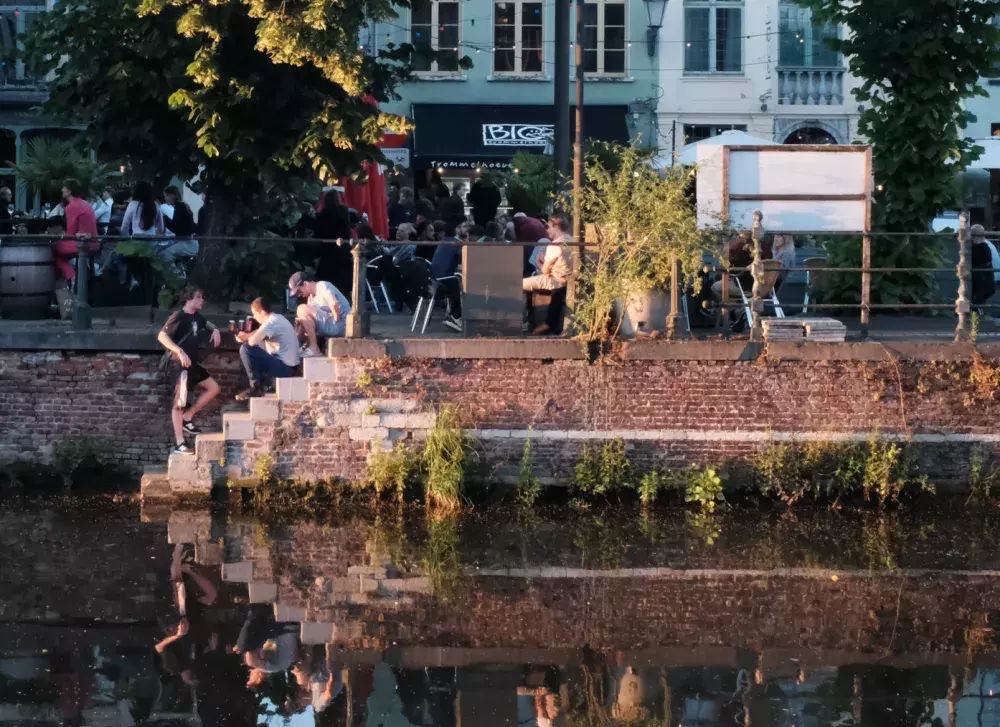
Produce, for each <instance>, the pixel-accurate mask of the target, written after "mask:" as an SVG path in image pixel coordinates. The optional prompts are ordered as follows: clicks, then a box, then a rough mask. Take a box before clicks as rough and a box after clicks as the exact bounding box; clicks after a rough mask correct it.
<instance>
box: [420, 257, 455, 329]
mask: <svg viewBox="0 0 1000 727" xmlns="http://www.w3.org/2000/svg"><path fill="white" fill-rule="evenodd" d="M429 267H430V263H428V268H429ZM448 281H455V282H456V283H457V284H458V287H459V295H461V288H462V274H461V273H455V274H454V275H447V276H445V277H443V278H435V279H432V280H430V281H429V283H428V285H427V288H426V289H425V290H424V291H423V292H422V293H421V294H420V297H419V298H417V308H416V310H414V311H413V322H412V323H411V324H410V330H411V331H413V330H414V329H415V328H416V327H417V321H418V320H419V319H420V309H421V308H423V305H424V303H425V302H426V303H427V309H426V311H425V312H424V324H423V326H421V328H420V335H421V336H422V335H424V333H426V332H427V324H428V323H429V322H430V320H431V312H432V311H433V310H434V302H435V299H436V298H437V292H438V289H439V288H440V287H441V283H444V282H448ZM445 313H446V314H448V315H451V300H450V299H446V300H445Z"/></svg>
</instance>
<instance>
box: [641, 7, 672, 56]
mask: <svg viewBox="0 0 1000 727" xmlns="http://www.w3.org/2000/svg"><path fill="white" fill-rule="evenodd" d="M643 4H644V5H645V6H646V17H647V18H648V20H649V27H648V28H646V53H648V54H649V57H650V58H653V57H655V56H656V41H657V39H658V38H659V35H660V28H662V27H663V16H664V15H665V14H666V12H667V0H643ZM657 11H659V17H658V18H657V19H656V20H653V18H654V17H655V16H656V15H657Z"/></svg>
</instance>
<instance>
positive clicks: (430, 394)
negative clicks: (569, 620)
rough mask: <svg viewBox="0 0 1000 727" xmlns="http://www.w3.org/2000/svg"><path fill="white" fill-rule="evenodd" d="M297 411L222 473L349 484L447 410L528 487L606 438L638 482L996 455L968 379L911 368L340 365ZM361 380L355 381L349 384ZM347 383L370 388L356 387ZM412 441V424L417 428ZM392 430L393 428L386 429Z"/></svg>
mask: <svg viewBox="0 0 1000 727" xmlns="http://www.w3.org/2000/svg"><path fill="white" fill-rule="evenodd" d="M331 366H333V367H334V368H335V375H332V376H331V378H332V379H333V380H332V381H315V380H314V381H313V382H312V383H311V384H310V390H309V392H310V393H309V400H308V401H305V402H286V403H284V404H283V407H282V416H281V420H280V421H278V422H275V423H272V422H258V423H257V429H256V436H255V439H253V440H251V441H249V442H229V448H228V450H227V461H229V462H230V463H234V462H236V463H240V466H241V467H242V468H243V471H244V472H245V473H248V472H252V469H253V461H254V460H255V459H256V458H257V457H258V456H259V455H261V454H270V455H272V456H274V457H275V460H276V461H277V462H278V465H279V467H280V469H281V471H282V472H283V473H284V474H286V475H289V476H294V477H299V478H305V479H310V478H317V477H330V476H341V477H346V478H349V479H350V478H356V477H358V476H359V474H360V473H361V472H363V470H364V464H365V461H366V457H367V453H368V451H369V442H370V441H372V440H373V439H376V438H381V439H395V438H399V437H403V438H409V439H419V438H420V436H422V433H423V430H422V429H421V428H420V427H416V428H415V427H412V426H407V425H406V422H407V421H408V420H407V419H406V418H405V417H402V418H401V417H400V416H399V414H398V412H399V411H400V409H401V407H404V406H405V407H407V408H408V409H409V410H412V409H415V411H412V412H411V414H413V415H416V414H419V413H420V412H435V411H438V410H440V408H441V407H442V406H444V405H454V406H456V407H457V408H458V409H459V410H460V411H462V412H464V413H465V415H466V416H467V420H468V423H469V427H470V428H474V429H476V430H478V431H477V436H478V437H479V438H480V440H481V455H482V456H481V457H480V460H479V461H480V463H481V465H482V473H483V474H485V475H491V474H492V475H498V474H499V475H500V476H504V477H510V476H512V475H516V471H517V464H518V462H519V460H520V456H521V452H522V449H523V443H524V437H525V436H526V435H527V430H528V429H529V428H530V429H532V430H533V436H535V437H537V438H538V441H537V442H536V443H535V446H534V457H535V465H536V468H537V472H536V475H539V476H541V477H543V478H549V479H552V480H558V479H560V478H565V477H566V476H567V475H568V474H569V473H571V472H572V465H573V463H574V462H575V460H576V459H577V458H578V456H579V453H580V450H581V449H582V447H583V446H584V443H585V442H586V441H587V439H588V438H591V437H592V438H594V439H601V438H610V437H617V436H621V437H622V438H623V439H625V440H626V441H627V442H628V444H629V448H630V450H631V451H630V455H631V457H632V459H633V461H634V462H635V463H636V464H637V465H638V466H639V467H647V466H651V465H652V464H653V463H655V462H663V461H668V462H671V463H675V464H680V463H684V462H690V461H699V462H718V461H720V460H726V459H729V458H734V457H736V458H738V457H741V456H745V455H746V454H747V453H748V452H750V451H753V450H754V449H755V448H760V447H763V446H766V444H767V442H768V441H769V439H770V438H771V437H776V438H779V439H780V438H782V437H784V438H794V437H796V436H806V437H813V438H836V437H842V436H854V437H860V438H866V437H867V436H868V435H869V433H871V432H879V433H881V434H882V435H884V436H896V437H900V438H903V437H907V436H910V435H913V436H915V437H916V439H915V441H916V442H918V443H919V447H917V448H916V449H915V451H916V452H917V454H918V456H919V458H920V464H921V466H922V469H923V471H925V472H926V473H928V474H931V475H932V476H935V477H939V478H944V479H953V480H960V479H962V478H963V477H965V476H966V475H967V472H968V462H969V456H970V452H971V448H972V447H979V446H983V445H984V444H986V445H987V449H990V448H992V447H994V446H995V442H994V441H993V439H995V435H994V432H995V422H996V421H997V418H998V416H1000V401H996V400H994V399H993V398H992V392H991V391H989V390H983V391H977V390H976V389H975V387H974V386H973V384H972V383H971V381H972V378H973V377H972V372H971V366H972V365H971V364H970V363H969V362H959V363H952V364H947V365H945V364H937V363H929V362H919V361H901V362H898V363H895V362H885V363H874V364H873V363H870V362H866V361H831V362H826V361H803V360H796V361H779V362H773V361H772V362H766V361H763V360H760V361H626V362H622V363H612V364H608V365H602V366H596V365H588V364H587V363H586V362H584V361H579V360H558V359H557V360H495V359H494V360H491V359H478V360H476V359H391V360H390V359H377V360H373V359H339V360H337V362H336V363H335V364H331ZM362 372H363V373H364V374H365V375H364V376H361V377H359V374H361V373H362ZM359 378H360V379H361V381H362V383H364V379H366V378H370V383H367V384H366V385H364V386H363V387H359ZM421 426H422V425H421ZM397 427H399V428H397Z"/></svg>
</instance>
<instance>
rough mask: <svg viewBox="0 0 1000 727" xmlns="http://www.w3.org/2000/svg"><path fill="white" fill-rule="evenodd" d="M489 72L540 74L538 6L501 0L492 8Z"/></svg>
mask: <svg viewBox="0 0 1000 727" xmlns="http://www.w3.org/2000/svg"><path fill="white" fill-rule="evenodd" d="M493 8H494V9H493V46H494V49H493V72H494V73H541V72H542V3H540V2H522V0H505V1H503V2H497V3H495V4H494V6H493Z"/></svg>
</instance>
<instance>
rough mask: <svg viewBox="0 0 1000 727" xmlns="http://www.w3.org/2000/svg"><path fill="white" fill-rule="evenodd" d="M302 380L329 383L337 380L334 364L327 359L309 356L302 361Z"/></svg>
mask: <svg viewBox="0 0 1000 727" xmlns="http://www.w3.org/2000/svg"><path fill="white" fill-rule="evenodd" d="M302 378H304V379H305V380H306V381H317V382H329V381H336V380H337V365H336V362H335V361H333V360H332V359H329V358H322V357H320V356H311V357H310V358H304V359H302Z"/></svg>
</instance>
